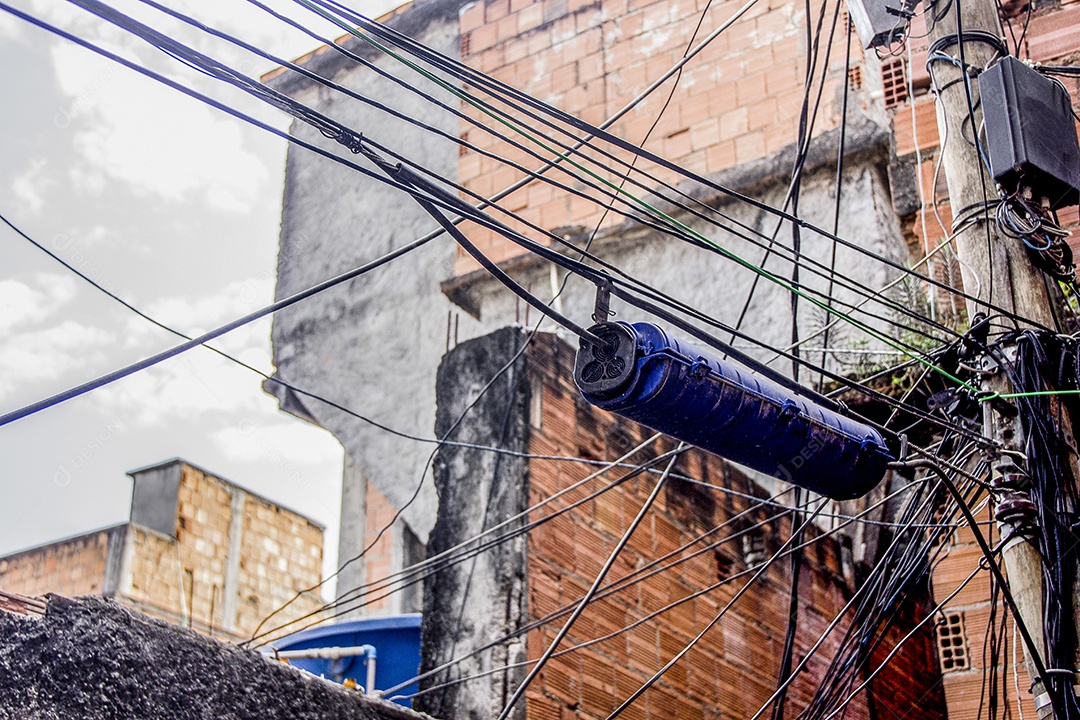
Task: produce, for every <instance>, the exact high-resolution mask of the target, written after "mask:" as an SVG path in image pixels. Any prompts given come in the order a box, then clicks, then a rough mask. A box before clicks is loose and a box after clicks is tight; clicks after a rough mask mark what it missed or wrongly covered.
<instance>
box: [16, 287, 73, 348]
mask: <svg viewBox="0 0 1080 720" xmlns="http://www.w3.org/2000/svg"><path fill="white" fill-rule="evenodd" d="M74 296H75V279H74V278H72V277H69V276H67V275H56V274H52V273H48V274H47V273H40V274H38V275H35V276H33V279H32V280H31V281H29V282H22V281H19V280H0V338H4V337H6V336H7V335H9V334H10V333H11V332H12V331H14V330H15V329H17V328H19V327H21V326H24V325H29V324H33V323H38V322H41V321H43V320H45V319H47V318H49V317H50V316H51V315H53V314H54V313H55V312H56V311H57V310H59V309H60V308H61V307H63V306H64V305H65V304H67V303H68V302H70V301H71V299H72V298H73V297H74Z"/></svg>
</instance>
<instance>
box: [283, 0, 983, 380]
mask: <svg viewBox="0 0 1080 720" xmlns="http://www.w3.org/2000/svg"><path fill="white" fill-rule="evenodd" d="M296 1H297V2H298V3H300V4H301V5H303V6H304V7H306V8H308V9H309V10H311V11H312V12H314V13H316V14H318V15H320V16H322V17H323V18H325V19H326V20H328V21H330V22H332V23H334V24H335V25H337V26H338V27H340V28H341V29H343V30H345V31H346V32H347V33H349V34H350V35H353V36H354V37H356V38H358V39H359V40H362V41H363V42H366V43H368V44H369V45H371V46H372V47H374V48H376V49H377V50H379V51H380V52H382V53H385V54H386V55H388V56H390V57H391V58H393V59H395V60H397V61H398V62H400V63H402V64H403V65H405V66H406V67H408V68H410V69H411V70H413V71H414V72H416V73H418V74H419V75H421V76H422V77H424V78H425V79H427V80H429V81H431V82H433V83H435V84H436V85H438V86H439V87H441V88H442V89H444V90H446V91H447V92H449V93H452V94H453V95H455V96H456V97H457V98H458V99H460V100H461V101H462V102H465V103H468V104H469V105H471V106H473V107H474V108H476V109H477V110H479V111H480V112H482V113H483V114H485V115H487V116H488V117H490V118H492V119H493V120H495V121H497V122H499V123H501V124H502V125H505V126H506V127H508V128H509V129H511V130H513V131H514V132H515V133H517V134H519V135H521V136H522V137H524V138H525V139H527V140H529V141H530V142H532V143H534V144H536V145H538V146H540V147H541V148H543V149H544V150H545V151H546V152H549V153H552V154H553V155H555V156H557V157H561V158H562V159H564V160H565V161H566V162H568V163H569V164H571V165H572V166H573V167H575V168H577V169H578V170H580V171H581V172H583V173H585V174H587V175H588V176H590V177H591V178H593V179H594V180H596V181H597V182H599V183H602V184H604V185H606V186H608V187H609V188H610V189H612V190H613V191H614V192H616V193H617V194H619V195H623V196H625V197H626V198H627V199H628V200H629V201H630V202H632V203H633V204H636V205H637V206H638V207H640V208H642V209H643V210H645V211H647V212H649V213H651V214H652V215H653V216H654V217H657V218H660V219H662V220H665V221H666V222H668V223H669V224H670V225H672V226H674V227H676V228H678V229H679V230H682V231H683V232H685V233H688V234H690V235H691V236H693V237H694V238H696V239H698V240H700V241H701V242H703V243H705V244H706V245H708V246H709V247H711V248H713V249H714V250H716V251H717V252H719V253H720V254H721V255H723V256H724V257H726V258H728V259H729V260H732V261H733V262H735V263H736V264H738V265H741V266H742V267H744V268H746V269H748V270H750V271H751V272H755V273H757V274H758V275H760V276H761V277H763V278H765V279H766V280H769V281H770V282H772V283H774V284H776V285H778V286H780V287H781V288H784V289H785V290H787V291H789V292H791V293H794V294H795V295H797V296H798V297H800V298H803V299H804V300H806V301H807V302H809V303H811V304H812V305H815V306H816V307H818V308H820V309H822V310H824V311H825V312H826V313H827V314H829V315H835V316H837V317H838V318H840V319H842V320H844V321H846V322H847V323H849V324H851V325H852V326H854V327H855V328H857V329H859V330H861V331H863V332H864V333H866V334H867V335H869V336H870V337H872V338H874V339H876V340H878V341H880V342H882V343H884V344H885V345H888V346H889V347H891V348H893V349H894V350H897V351H899V352H901V353H903V354H904V355H906V356H907V357H909V358H911V359H912V360H915V361H916V362H919V363H921V364H923V365H925V366H926V367H928V368H930V369H931V370H933V371H935V372H937V373H938V374H940V375H942V376H943V377H945V378H947V379H949V380H952V381H953V382H955V383H957V384H958V385H960V386H961V387H963V388H965V389H967V390H970V391H971V392H973V393H978V392H979V390H978V389H977V388H975V387H974V386H973V385H971V384H969V383H967V382H965V381H963V380H961V379H960V378H958V377H956V376H955V375H953V374H952V373H950V372H949V371H948V370H945V369H944V368H942V367H940V366H938V365H935V364H934V363H932V362H930V360H929V359H928V358H926V357H925V356H924V355H921V354H918V353H914V352H912V351H910V350H909V349H907V348H906V347H904V346H903V345H901V344H900V343H898V342H896V341H895V340H893V339H892V338H890V337H889V336H887V335H885V334H884V333H882V332H881V331H879V330H876V329H874V328H872V327H871V326H869V325H867V324H866V323H863V322H861V321H859V320H856V319H855V318H853V317H851V316H850V315H848V314H846V313H842V312H838V311H837V310H836V309H835V308H832V307H830V306H828V305H827V304H826V303H824V302H822V301H820V300H818V299H817V298H815V297H813V296H812V295H808V294H807V293H805V292H803V291H802V290H800V289H799V288H797V287H796V286H794V285H792V284H791V283H790V282H788V281H786V280H784V279H783V278H781V277H779V276H777V275H774V274H773V273H771V272H769V271H768V270H766V269H765V268H762V267H758V266H757V265H754V264H753V263H752V262H750V261H748V260H746V259H744V258H742V257H740V256H739V255H738V254H736V253H734V252H732V251H731V250H728V249H727V248H725V247H723V246H722V245H720V244H718V243H717V242H715V241H713V240H712V239H710V238H708V237H706V236H705V235H703V234H702V233H700V232H698V231H697V230H694V229H693V228H692V227H690V226H688V225H686V224H685V223H683V222H682V221H680V220H678V219H676V218H674V217H672V216H671V215H669V214H667V213H665V212H664V211H662V210H660V209H659V208H656V207H654V206H652V205H650V204H649V203H648V202H646V201H645V200H642V199H641V198H639V197H637V196H636V195H634V194H633V193H631V192H629V191H628V190H626V189H625V188H623V187H620V186H619V185H617V184H615V183H613V182H611V181H609V180H607V179H605V178H603V177H602V176H600V175H599V174H597V173H596V172H594V171H592V170H590V169H589V168H587V167H585V166H584V165H582V164H581V163H579V162H578V161H577V160H575V159H573V158H572V157H570V154H569V153H568V152H561V151H559V150H558V149H556V148H553V147H551V146H549V145H548V144H547V143H545V142H544V141H543V140H541V139H540V138H538V137H536V136H535V135H533V134H532V133H530V132H528V131H527V130H526V129H524V128H522V127H520V126H519V125H517V124H516V123H513V122H511V121H510V120H508V119H506V118H503V117H501V116H499V115H497V114H496V113H493V112H491V111H490V110H488V109H487V108H486V107H485V106H484V105H483V104H482V103H479V102H477V101H476V100H475V99H474V98H472V97H470V96H469V95H468V94H467V93H464V92H462V91H461V90H460V89H458V88H456V87H454V86H453V85H451V84H450V83H447V82H446V81H444V80H443V79H442V78H439V77H438V76H436V75H434V74H433V73H431V72H429V71H427V70H425V69H424V68H423V67H421V66H419V65H418V64H416V63H414V62H413V61H411V60H409V59H408V58H406V57H403V56H401V55H400V54H399V53H397V52H395V51H394V50H392V49H391V48H389V47H387V46H386V45H384V44H382V43H381V42H379V41H378V40H376V39H375V38H372V37H370V36H368V35H366V34H365V33H362V32H361V31H360V30H358V29H357V28H354V27H352V26H351V25H349V24H348V23H346V22H344V21H343V20H341V19H340V18H338V17H337V16H335V15H333V14H331V13H329V12H327V11H326V10H324V9H323V8H321V7H319V6H317V5H315V4H314V3H312V2H310V0H296ZM1002 397H1004V396H1002Z"/></svg>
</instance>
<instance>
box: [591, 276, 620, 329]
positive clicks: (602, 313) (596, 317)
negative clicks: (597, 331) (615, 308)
mask: <svg viewBox="0 0 1080 720" xmlns="http://www.w3.org/2000/svg"><path fill="white" fill-rule="evenodd" d="M614 314H615V313H614V312H612V311H611V281H610V280H604V281H603V282H601V283H597V284H596V301H595V302H594V303H593V313H592V319H593V322H595V323H605V322H607V321H608V318H609V317H611V316H612V315H614Z"/></svg>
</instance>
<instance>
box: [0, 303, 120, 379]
mask: <svg viewBox="0 0 1080 720" xmlns="http://www.w3.org/2000/svg"><path fill="white" fill-rule="evenodd" d="M114 340H115V338H114V336H113V335H112V334H111V333H108V332H105V331H104V330H101V329H100V328H94V327H88V326H86V325H82V324H80V323H77V322H75V321H74V320H66V321H64V322H62V323H60V324H59V325H56V326H54V327H50V328H45V329H43V330H34V331H31V332H26V333H21V334H20V335H19V336H18V338H17V339H16V340H8V341H6V342H4V343H2V344H0V398H4V397H6V396H8V395H9V394H10V393H12V392H13V391H15V390H16V389H20V388H24V387H25V386H26V385H28V384H30V383H35V382H43V381H50V380H55V379H57V378H59V377H61V376H62V375H64V374H65V373H67V372H70V371H71V370H74V369H76V368H79V367H82V366H86V365H96V364H100V363H101V362H103V361H104V360H105V357H106V356H105V353H104V350H105V348H107V347H109V346H110V345H111V344H112V343H113V341H114Z"/></svg>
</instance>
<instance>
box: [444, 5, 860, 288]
mask: <svg viewBox="0 0 1080 720" xmlns="http://www.w3.org/2000/svg"><path fill="white" fill-rule="evenodd" d="M742 5H743V0H723V1H722V2H713V3H712V6H711V8H710V9H709V11H708V13H707V14H706V16H705V21H704V23H703V25H702V28H701V31H700V32H699V34H698V37H697V40H698V41H700V40H701V39H703V38H704V37H706V36H707V35H708V34H709V33H710V32H711V31H712V30H713V29H714V28H715V27H717V26H718V25H719V24H720V23H721V22H722V21H724V20H726V19H727V18H729V17H730V16H731V15H733V14H734V13H735V11H736V10H737V9H738V8H739V7H741V6H742ZM811 5H812V8H813V12H814V17H815V18H816V17H817V12H818V10H819V8H820V4H819V1H818V0H815V1H814V2H813V3H811ZM705 6H706V0H544V1H543V2H531V1H527V0H480V1H479V2H477V3H476V4H474V5H471V6H468V7H467V8H466V9H465V10H464V11H463V12H462V15H461V37H462V58H463V60H464V61H465V62H466V63H468V64H469V65H470V66H472V67H474V68H476V69H479V70H482V71H484V72H486V73H488V74H490V75H492V76H493V77H495V78H497V79H499V80H502V81H504V82H506V83H508V84H510V85H511V86H513V87H515V88H517V89H519V90H522V91H524V92H526V93H529V94H530V95H532V96H534V97H537V98H539V99H541V100H544V101H546V102H548V103H551V104H553V105H555V106H556V107H558V108H560V109H561V110H564V111H566V112H568V113H570V114H572V115H575V116H577V117H580V118H582V119H584V120H586V121H588V122H591V123H594V124H599V123H601V122H603V121H604V120H605V119H606V118H608V117H609V116H611V115H612V114H614V113H615V112H616V111H617V110H619V109H620V108H621V107H623V106H624V105H625V104H626V103H627V102H628V101H630V100H631V99H633V98H634V97H635V96H637V95H638V94H639V93H640V92H641V91H642V90H644V89H645V88H646V87H647V86H648V85H649V84H651V83H652V82H653V81H654V80H656V79H657V78H658V77H660V76H661V75H662V74H663V73H664V72H666V71H667V70H668V69H670V68H671V67H672V66H673V65H674V64H675V63H676V62H678V60H679V59H680V58H681V57H682V55H683V52H684V51H685V50H686V48H687V45H688V43H689V42H690V38H691V35H692V33H693V31H694V28H695V26H696V25H697V23H698V19H699V18H700V17H701V14H702V12H703V10H704V9H705ZM802 7H803V5H802V4H801V3H792V2H790V1H789V0H762V2H760V3H758V4H757V5H756V6H755V7H754V8H752V9H751V10H750V11H749V12H748V13H747V14H746V15H744V16H743V17H742V18H741V19H740V20H738V21H736V24H735V25H734V26H733V27H732V28H731V29H730V30H729V31H725V32H724V33H723V34H722V35H721V36H720V37H718V38H717V39H716V40H715V41H713V42H712V43H711V44H710V46H709V47H708V48H707V49H706V50H705V51H704V52H702V53H701V54H700V55H698V56H697V57H696V58H695V59H694V60H693V61H692V62H691V63H689V64H688V65H686V66H685V68H684V70H683V73H682V78H681V80H680V81H679V88H678V90H677V91H676V93H675V95H674V96H673V97H672V100H671V103H670V105H669V106H668V107H667V109H666V110H665V111H664V113H663V116H662V118H661V121H660V123H659V125H658V126H657V128H656V129H655V130H654V131H653V133H652V135H651V136H650V137H649V140H648V142H647V143H646V145H645V147H646V148H648V149H649V150H652V151H654V152H656V153H657V154H659V155H661V156H663V157H665V158H666V159H668V160H672V161H675V162H677V163H679V164H680V165H682V166H683V167H686V168H688V169H690V170H693V171H695V172H699V173H705V172H717V171H719V170H724V169H726V168H730V167H733V166H735V165H738V164H741V163H745V162H748V161H750V160H755V159H758V158H761V157H763V156H765V155H767V154H769V153H772V152H774V151H776V150H779V149H780V148H782V147H784V146H786V145H788V144H790V143H792V142H794V141H795V140H796V138H797V133H798V118H799V110H800V107H801V103H802V97H803V74H804V73H805V63H806V56H807V49H806V47H805V20H804V18H803V11H802ZM832 7H833V6H832V5H831V4H830V8H829V10H828V12H829V13H830V14H829V16H828V17H830V18H831V17H832V16H831V13H832ZM843 42H844V33H842V32H838V33H837V37H836V39H835V43H834V47H833V52H832V58H833V61H834V62H833V63H832V65H835V60H836V58H841V59H842V58H843V57H844V48H843ZM822 44H823V47H822V53H824V51H825V48H824V45H825V41H823V42H822ZM858 57H859V53H858V51H857V49H856V53H855V58H856V59H858ZM842 74H843V66H842V64H841V65H840V66H839V68H838V69H837V70H836V71H835V72H832V74H831V75H830V80H829V82H828V83H827V86H826V88H825V92H824V96H823V103H822V111H821V114H820V117H819V120H818V122H817V125H816V127H815V133H820V132H823V131H825V130H828V129H830V128H832V127H835V126H836V124H837V122H838V120H839V116H838V112H837V110H836V109H835V108H834V105H835V102H834V101H835V96H836V94H837V93H836V90H837V88H838V85H837V83H838V82H839V81H840V76H841V75H842ZM667 94H668V91H667V88H664V89H661V90H659V91H657V92H656V93H654V95H653V96H652V97H651V98H650V99H649V100H648V101H647V102H644V103H642V104H641V105H639V106H638V107H637V108H636V109H635V110H633V111H632V112H630V113H629V114H628V115H626V116H625V117H624V118H623V119H621V120H620V121H619V122H618V123H616V124H615V125H614V126H612V128H611V131H612V132H613V133H614V134H616V135H618V136H620V137H622V138H624V139H627V140H629V141H631V142H634V143H635V144H636V143H641V142H642V141H643V140H644V138H645V136H646V133H647V132H648V130H649V128H650V126H651V125H652V123H653V121H654V120H655V118H656V117H657V115H658V113H659V110H660V107H661V105H662V103H663V101H664V99H665V98H666V97H667ZM465 111H466V112H467V113H469V114H470V116H472V117H477V118H479V117H480V114H479V113H478V111H476V110H475V109H472V108H470V107H468V106H465ZM483 122H485V123H486V124H488V125H489V126H490V125H493V123H492V121H490V120H485V121H483ZM523 124H524V126H525V127H527V128H529V129H530V130H531V131H532V130H538V129H539V130H542V129H543V128H537V123H536V122H535V121H528V120H526V121H523ZM500 129H503V130H505V128H502V127H501V126H500ZM462 134H463V136H465V137H467V138H468V140H469V141H470V142H473V143H475V144H477V145H479V146H480V147H482V148H485V149H490V150H493V151H495V152H497V153H498V154H500V155H504V156H506V157H508V158H510V159H513V160H516V161H519V162H520V163H521V164H523V165H525V166H526V167H535V166H537V164H538V161H537V160H536V159H534V158H529V157H528V156H527V155H526V154H525V153H524V152H522V151H515V150H514V149H512V148H510V147H509V146H508V145H507V144H506V143H505V142H504V141H497V140H494V139H492V138H491V136H490V135H488V134H487V133H485V132H483V131H481V130H479V129H477V128H474V127H471V126H470V125H469V124H467V123H463V124H462ZM515 139H517V140H519V141H522V138H521V137H520V136H518V137H516V138H515ZM562 139H563V140H565V139H566V138H565V137H563V138H562ZM523 144H526V145H531V143H529V142H528V141H523ZM534 147H535V146H534ZM608 149H609V150H610V148H608ZM541 154H542V155H545V156H546V155H548V154H547V153H544V152H542V151H541ZM618 154H619V155H620V156H623V155H625V153H618ZM638 167H639V168H640V169H642V170H646V171H648V172H651V173H654V174H656V175H658V176H659V177H661V178H664V179H666V180H672V179H674V176H673V174H672V173H670V172H667V171H660V170H658V169H657V168H656V167H654V166H652V165H651V164H650V163H639V165H638ZM458 174H459V181H460V182H461V183H462V184H464V185H465V186H466V187H468V188H469V189H471V190H474V191H476V192H478V193H480V194H482V195H484V196H490V195H491V194H493V193H494V192H497V191H499V190H501V189H503V188H505V187H507V186H508V185H510V184H511V183H513V182H514V181H516V180H517V179H518V178H519V177H520V175H519V174H518V173H517V172H516V171H514V170H513V169H512V168H510V167H508V166H506V165H502V164H500V163H498V162H496V161H494V160H491V159H487V158H485V157H483V156H481V155H479V154H477V153H475V152H464V153H463V154H462V155H461V158H460V162H459V164H458ZM560 175H561V179H564V180H565V179H566V176H565V175H562V174H561V173H559V172H558V171H556V172H554V173H553V175H552V176H553V177H556V176H560ZM636 194H638V195H640V194H641V192H640V191H639V192H637V193H636ZM503 205H504V206H505V207H506V208H507V209H509V210H513V211H517V212H518V213H519V214H520V215H521V216H522V217H523V218H525V219H526V220H529V221H532V222H534V223H537V224H539V225H540V226H542V227H543V228H545V229H547V230H555V229H556V228H560V227H566V226H587V227H591V226H592V225H594V224H595V223H596V222H597V221H598V220H599V218H600V214H601V212H602V208H600V207H598V206H597V205H596V204H595V203H593V202H590V201H586V200H583V199H580V198H576V197H573V196H571V195H569V194H568V193H566V192H565V191H561V190H557V189H554V188H552V187H550V186H548V185H546V184H544V183H540V182H535V183H532V184H531V185H530V186H528V187H526V188H524V189H522V190H519V191H518V192H516V193H514V194H513V195H511V196H509V197H508V198H507V199H506V200H505V201H503ZM617 221H618V217H617V216H615V215H611V216H609V217H608V218H607V220H606V222H607V223H608V224H612V223H615V222H617ZM534 235H535V234H534ZM469 236H470V238H472V239H473V240H474V241H475V242H476V243H477V245H478V246H479V247H480V249H482V250H483V251H484V252H486V253H487V254H488V255H489V257H492V258H493V259H494V260H496V261H501V260H505V259H507V258H509V257H513V256H515V255H517V254H519V253H520V251H519V250H518V249H517V248H516V247H515V246H512V245H511V244H509V242H508V241H505V240H501V239H496V238H495V237H494V236H493V235H492V234H491V233H489V232H487V231H482V230H480V229H478V228H472V227H470V229H469ZM476 267H477V266H476V265H475V263H474V262H473V261H472V260H471V258H468V257H467V256H464V255H460V254H459V256H458V261H457V263H456V267H455V271H456V274H459V275H460V274H463V273H466V272H469V271H471V270H474V269H476Z"/></svg>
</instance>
